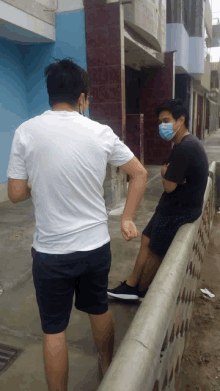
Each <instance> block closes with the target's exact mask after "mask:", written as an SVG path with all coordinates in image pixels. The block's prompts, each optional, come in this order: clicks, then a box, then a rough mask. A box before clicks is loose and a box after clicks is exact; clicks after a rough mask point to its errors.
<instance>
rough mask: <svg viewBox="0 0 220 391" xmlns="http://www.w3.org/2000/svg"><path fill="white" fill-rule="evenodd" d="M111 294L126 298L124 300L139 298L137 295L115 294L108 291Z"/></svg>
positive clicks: (117, 297) (118, 297)
mask: <svg viewBox="0 0 220 391" xmlns="http://www.w3.org/2000/svg"><path fill="white" fill-rule="evenodd" d="M107 293H108V295H109V296H111V297H115V298H116V299H124V300H138V296H137V295H123V294H115V293H111V292H107Z"/></svg>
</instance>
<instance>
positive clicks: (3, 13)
mask: <svg viewBox="0 0 220 391" xmlns="http://www.w3.org/2000/svg"><path fill="white" fill-rule="evenodd" d="M45 9H46V7H45V5H43V4H40V3H39V2H37V1H35V0H22V2H18V1H14V0H4V1H1V3H0V36H1V37H2V38H5V39H8V40H11V41H13V42H17V43H43V42H45V43H46V42H54V41H55V17H54V13H53V12H46V11H45Z"/></svg>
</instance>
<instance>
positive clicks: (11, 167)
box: [7, 128, 28, 179]
mask: <svg viewBox="0 0 220 391" xmlns="http://www.w3.org/2000/svg"><path fill="white" fill-rule="evenodd" d="M7 177H8V178H12V179H28V173H27V167H26V163H25V143H24V140H22V134H21V131H20V128H18V129H17V130H16V131H15V135H14V138H13V141H12V147H11V153H10V158H9V164H8V170H7Z"/></svg>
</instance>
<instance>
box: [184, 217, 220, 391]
mask: <svg viewBox="0 0 220 391" xmlns="http://www.w3.org/2000/svg"><path fill="white" fill-rule="evenodd" d="M200 288H207V289H208V290H209V291H210V292H211V293H213V294H214V295H215V297H214V298H208V297H205V296H204V295H203V293H202V292H201V291H200ZM187 339H188V342H187V347H186V349H185V352H184V355H183V359H182V363H181V369H180V374H179V378H178V384H179V385H178V391H197V390H199V391H220V213H216V216H215V219H214V223H213V228H212V232H211V237H210V243H209V247H208V249H207V253H206V259H205V262H204V263H203V264H202V268H201V278H200V281H199V282H198V286H197V293H196V301H195V303H194V310H193V317H192V320H191V324H190V329H189V333H188V338H187Z"/></svg>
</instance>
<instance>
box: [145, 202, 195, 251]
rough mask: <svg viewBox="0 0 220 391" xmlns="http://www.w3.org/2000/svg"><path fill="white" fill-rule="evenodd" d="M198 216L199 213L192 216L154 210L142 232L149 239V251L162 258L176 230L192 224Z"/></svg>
mask: <svg viewBox="0 0 220 391" xmlns="http://www.w3.org/2000/svg"><path fill="white" fill-rule="evenodd" d="M200 215H201V212H198V213H194V214H187V213H186V214H175V213H173V214H169V213H165V212H163V211H160V210H159V209H156V211H155V213H154V215H153V217H152V218H151V220H150V221H149V223H148V224H147V226H146V228H145V229H144V231H143V235H145V236H147V237H148V238H149V239H150V243H149V248H150V250H151V251H153V252H154V253H155V254H157V255H159V256H160V257H161V258H163V257H164V256H165V254H166V252H167V250H168V248H169V247H170V245H171V243H172V241H173V238H174V236H175V235H176V233H177V231H178V229H179V228H180V227H181V226H182V225H183V224H187V223H193V222H194V221H195V220H197V219H198V218H199V216H200Z"/></svg>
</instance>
